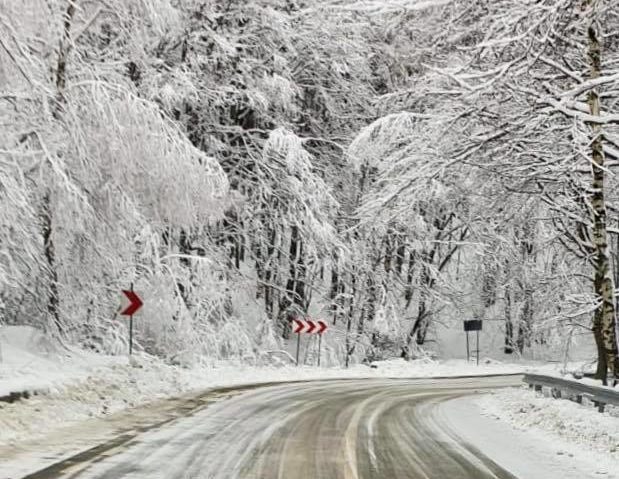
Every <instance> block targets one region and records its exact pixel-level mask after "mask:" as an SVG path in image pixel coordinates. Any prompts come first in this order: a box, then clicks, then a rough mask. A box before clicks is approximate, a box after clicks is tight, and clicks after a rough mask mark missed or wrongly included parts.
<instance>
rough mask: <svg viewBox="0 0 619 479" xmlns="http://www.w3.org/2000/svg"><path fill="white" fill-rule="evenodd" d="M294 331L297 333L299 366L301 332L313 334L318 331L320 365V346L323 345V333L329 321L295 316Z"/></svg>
mask: <svg viewBox="0 0 619 479" xmlns="http://www.w3.org/2000/svg"><path fill="white" fill-rule="evenodd" d="M292 322H293V329H292V332H293V333H295V334H296V335H297V358H296V360H297V366H298V365H299V351H300V350H301V333H306V334H312V333H317V334H318V335H319V336H318V366H320V348H321V346H322V333H324V332H325V331H326V329H327V323H325V322H324V321H310V320H309V319H308V320H301V319H297V318H293V320H292Z"/></svg>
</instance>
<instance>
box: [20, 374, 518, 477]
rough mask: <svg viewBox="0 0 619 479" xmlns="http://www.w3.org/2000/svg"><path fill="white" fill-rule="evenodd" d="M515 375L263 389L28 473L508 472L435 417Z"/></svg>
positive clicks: (421, 474) (374, 474) (318, 474)
mask: <svg viewBox="0 0 619 479" xmlns="http://www.w3.org/2000/svg"><path fill="white" fill-rule="evenodd" d="M519 381H520V378H519V377H494V378H492V377H488V378H476V379H450V380H349V381H325V382H318V383H300V384H287V385H279V386H270V387H265V388H260V389H256V390H252V391H249V392H245V393H243V394H240V395H237V396H234V397H231V398H230V399H227V400H225V401H221V402H219V403H216V404H213V405H211V406H209V407H208V408H206V409H203V410H201V411H199V412H197V413H196V414H194V415H192V416H189V417H185V418H182V419H179V420H177V421H174V422H172V423H170V424H167V425H166V426H164V427H162V428H159V429H154V430H151V431H148V432H145V433H144V434H142V435H139V436H137V437H135V438H133V439H132V440H130V441H128V442H125V443H121V444H119V445H118V446H116V447H111V448H110V447H102V448H101V452H100V453H97V454H94V455H92V454H91V455H88V456H87V457H85V458H82V459H80V458H79V457H77V458H73V459H72V460H69V461H65V462H64V463H63V464H61V465H60V466H56V467H55V468H54V470H53V471H50V470H48V471H42V472H41V473H37V474H33V475H31V476H29V478H30V479H47V478H50V477H52V474H53V477H54V478H58V479H61V478H71V479H75V478H79V479H137V478H141V479H146V478H149V479H155V478H161V479H233V478H247V479H249V478H255V479H301V478H302V479H311V478H316V479H320V478H324V479H339V478H342V479H361V478H364V479H365V478H377V479H378V478H381V479H385V478H398V479H400V478H401V479H405V478H415V479H434V478H436V479H444V478H454V479H458V478H462V479H464V478H471V479H486V478H500V479H508V478H513V477H514V476H512V475H511V474H510V473H509V472H507V471H506V470H504V469H502V468H501V467H500V466H498V465H497V464H496V463H494V462H493V461H492V460H491V459H489V458H488V457H486V456H484V455H483V454H481V453H479V451H477V450H476V449H475V448H474V447H473V446H472V445H469V444H467V443H465V442H463V441H462V440H460V439H458V437H457V436H455V435H454V433H453V432H451V431H450V430H449V428H446V427H445V424H444V423H443V422H442V421H441V420H440V418H438V417H436V416H435V415H434V414H433V411H434V410H435V409H436V408H435V407H436V406H437V405H438V404H440V403H442V402H444V401H446V400H448V399H453V398H455V397H459V396H463V395H467V394H471V393H474V392H475V391H483V390H484V389H486V388H496V387H502V386H509V385H514V384H518V383H519Z"/></svg>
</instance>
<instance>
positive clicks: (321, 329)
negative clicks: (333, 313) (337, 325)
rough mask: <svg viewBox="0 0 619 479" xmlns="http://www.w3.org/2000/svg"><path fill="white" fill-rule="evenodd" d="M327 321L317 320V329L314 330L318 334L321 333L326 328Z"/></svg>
mask: <svg viewBox="0 0 619 479" xmlns="http://www.w3.org/2000/svg"><path fill="white" fill-rule="evenodd" d="M327 327H328V326H327V323H325V322H324V321H322V320H320V321H318V331H316V332H317V333H318V334H322V333H324V332H325V331H326V330H327Z"/></svg>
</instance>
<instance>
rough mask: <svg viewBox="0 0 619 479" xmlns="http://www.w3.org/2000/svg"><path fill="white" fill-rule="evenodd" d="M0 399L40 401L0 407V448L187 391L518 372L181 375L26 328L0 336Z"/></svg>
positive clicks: (444, 367)
mask: <svg viewBox="0 0 619 479" xmlns="http://www.w3.org/2000/svg"><path fill="white" fill-rule="evenodd" d="M0 347H1V348H2V362H1V363H0V396H2V395H8V394H9V393H11V392H14V391H22V390H28V389H32V390H36V391H42V392H43V394H41V395H37V396H35V397H32V398H31V399H28V400H20V401H17V402H14V403H3V402H0V446H2V445H8V444H16V443H19V442H20V441H24V440H28V439H33V438H37V437H42V436H45V435H46V434H47V433H49V432H50V431H52V430H54V429H55V428H57V427H60V426H63V427H64V426H66V425H69V424H71V423H75V422H79V421H83V420H85V419H88V418H93V417H105V416H107V415H109V414H111V413H113V412H117V411H120V410H123V409H127V408H132V407H137V406H139V405H142V404H145V403H148V402H151V401H154V400H156V399H161V398H166V397H174V396H180V395H182V394H184V393H188V392H192V391H203V390H206V389H209V388H216V387H226V386H235V385H243V384H253V383H263V382H277V381H294V380H311V379H329V378H333V379H335V378H385V377H391V378H410V377H431V376H460V375H485V374H507V373H519V372H522V368H521V367H519V366H514V365H505V364H501V363H498V362H492V361H489V360H487V361H482V364H481V365H480V366H476V365H475V364H474V363H467V362H466V361H461V360H449V361H444V362H441V361H433V360H419V361H411V362H406V361H404V360H401V359H397V360H392V361H381V362H376V363H373V364H372V367H368V366H365V365H356V366H353V367H351V368H349V369H342V368H323V369H319V368H312V367H298V368H297V367H294V366H281V367H274V366H271V367H268V366H255V367H250V366H247V365H244V364H240V363H218V364H215V365H214V366H212V367H209V368H206V367H195V368H190V369H189V368H183V367H179V366H172V365H168V364H164V363H163V362H162V361H160V360H159V359H157V358H154V357H151V356H148V355H144V354H140V355H135V356H133V357H132V359H131V361H129V360H128V358H127V357H119V356H103V355H98V354H94V353H88V352H84V351H81V350H75V349H60V348H57V347H53V346H52V345H50V344H48V343H46V342H45V340H44V337H43V336H42V335H41V334H40V333H39V332H37V331H36V330H34V329H32V328H27V327H4V328H2V329H0Z"/></svg>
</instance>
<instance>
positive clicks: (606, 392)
mask: <svg viewBox="0 0 619 479" xmlns="http://www.w3.org/2000/svg"><path fill="white" fill-rule="evenodd" d="M523 381H524V382H525V383H527V384H528V385H529V387H530V388H534V389H535V390H536V391H542V390H543V388H549V389H550V392H551V394H552V397H554V398H557V399H570V400H572V401H576V402H577V403H579V404H582V403H583V399H584V400H588V401H590V402H592V403H593V404H594V405H595V406H596V407H597V408H598V411H600V412H604V407H605V406H606V405H607V404H610V405H612V406H616V407H619V389H618V390H616V391H615V390H612V389H606V388H603V387H598V386H592V385H589V384H583V383H579V382H577V381H570V380H569V379H562V378H555V377H552V376H543V375H541V374H525V375H524V379H523Z"/></svg>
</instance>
